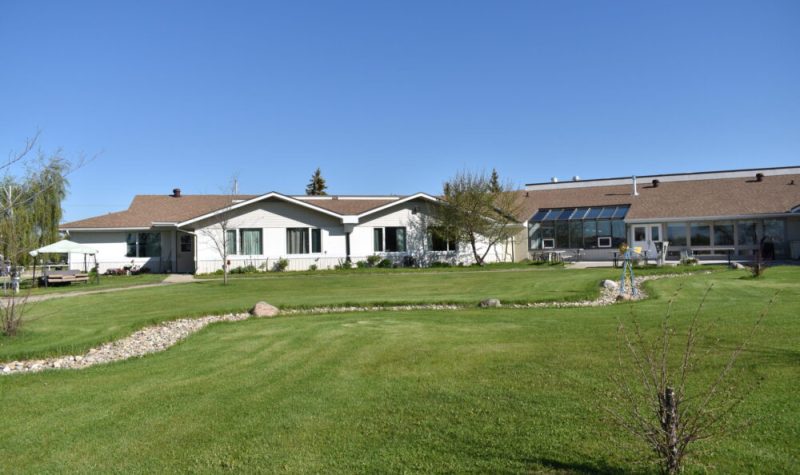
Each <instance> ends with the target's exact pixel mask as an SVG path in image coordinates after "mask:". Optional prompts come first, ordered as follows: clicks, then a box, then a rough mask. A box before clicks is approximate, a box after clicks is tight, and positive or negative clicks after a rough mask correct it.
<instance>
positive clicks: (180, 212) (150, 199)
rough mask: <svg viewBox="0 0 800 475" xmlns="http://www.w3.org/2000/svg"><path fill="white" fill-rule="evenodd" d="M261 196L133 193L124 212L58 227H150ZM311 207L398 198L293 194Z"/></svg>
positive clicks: (360, 207) (360, 209)
mask: <svg viewBox="0 0 800 475" xmlns="http://www.w3.org/2000/svg"><path fill="white" fill-rule="evenodd" d="M258 196H260V195H237V196H233V197H231V196H230V195H182V196H181V197H179V198H175V197H172V196H169V195H136V196H135V197H134V198H133V201H132V202H131V204H130V206H129V207H128V209H127V210H125V211H119V212H116V213H108V214H105V215H102V216H95V217H93V218H87V219H82V220H79V221H72V222H69V223H64V224H62V225H61V226H60V229H76V228H95V229H102V228H149V227H150V226H152V224H153V223H175V222H182V221H187V220H189V219H192V218H196V217H198V216H202V215H204V214H207V213H211V212H213V211H215V210H219V209H222V208H224V207H225V206H227V205H228V204H229V203H230V200H231V199H234V200H249V199H252V198H256V197H258ZM293 198H296V199H299V200H301V201H303V202H305V203H308V204H310V205H312V206H316V207H318V208H321V209H325V210H327V211H332V212H334V213H337V214H341V215H351V214H361V213H364V212H366V211H369V210H371V209H375V208H378V207H381V206H384V205H387V204H390V203H394V202H396V201H397V200H398V198H394V197H392V198H378V197H376V198H358V199H354V198H337V199H309V198H307V197H302V196H301V197H293Z"/></svg>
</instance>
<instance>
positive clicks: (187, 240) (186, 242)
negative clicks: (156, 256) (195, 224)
mask: <svg viewBox="0 0 800 475" xmlns="http://www.w3.org/2000/svg"><path fill="white" fill-rule="evenodd" d="M193 242H194V239H192V235H191V234H181V252H192V243H193Z"/></svg>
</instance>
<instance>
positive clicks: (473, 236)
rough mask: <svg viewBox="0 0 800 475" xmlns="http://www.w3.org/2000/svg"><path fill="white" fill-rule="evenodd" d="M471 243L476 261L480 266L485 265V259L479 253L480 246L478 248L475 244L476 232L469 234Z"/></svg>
mask: <svg viewBox="0 0 800 475" xmlns="http://www.w3.org/2000/svg"><path fill="white" fill-rule="evenodd" d="M469 244H470V246H472V255H473V256H474V257H475V263H476V264H478V265H479V266H482V265H483V259H482V258H481V256H480V255H478V248H477V245H476V244H475V235H474V234H470V235H469Z"/></svg>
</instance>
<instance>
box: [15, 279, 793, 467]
mask: <svg viewBox="0 0 800 475" xmlns="http://www.w3.org/2000/svg"><path fill="white" fill-rule="evenodd" d="M571 272H577V273H582V272H583V271H571ZM588 275H589V277H588V278H587V280H592V281H594V280H597V276H596V275H594V274H592V273H589V274H588ZM536 276H537V277H538V278H540V279H544V280H550V279H553V278H557V277H559V276H560V274H558V273H552V274H536ZM518 277H522V276H518ZM530 277H531V278H533V276H530ZM494 278H495V276H494V275H493V276H492V277H491V279H494ZM573 278H577V276H574V277H573ZM287 282H288V280H287ZM323 282H324V281H320V289H315V291H314V293H313V294H312V295H310V297H315V296H316V295H317V294H318V292H321V291H322V289H321V287H327V285H323ZM354 282H355V281H354ZM488 282H489V280H487V281H485V282H484V285H491V284H489V283H488ZM709 282H714V284H715V289H714V291H713V292H712V293H711V295H710V297H709V299H708V302H707V304H706V311H705V312H704V313H703V322H704V324H705V323H706V322H714V323H715V327H714V330H713V332H714V333H713V334H712V335H707V337H708V338H704V339H703V340H704V341H706V340H710V339H714V338H719V341H720V344H721V345H722V346H723V348H732V347H734V346H735V345H736V343H738V342H739V341H740V340H741V339H742V338H743V335H744V334H745V333H746V332H747V331H748V329H749V328H750V326H751V325H752V322H753V321H754V319H755V315H756V314H757V312H758V311H760V310H761V308H762V307H763V306H764V304H765V303H766V302H767V301H768V300H769V298H770V297H771V296H772V294H773V293H774V291H775V290H778V289H780V290H782V294H781V295H780V296H779V298H778V301H777V303H776V304H775V305H774V306H773V308H772V309H771V312H770V315H769V317H768V319H767V320H766V321H765V323H764V325H763V326H762V328H761V331H760V332H759V333H758V334H757V336H756V338H755V340H754V341H753V343H752V345H751V346H750V349H749V350H748V351H746V352H745V353H744V354H743V356H742V357H741V359H740V364H739V365H738V366H737V373H736V374H735V378H734V379H735V380H736V381H739V382H742V383H745V384H747V385H748V387H749V384H750V383H753V382H759V384H758V385H757V386H756V387H755V389H754V390H752V391H750V394H749V397H748V398H747V400H746V401H745V403H744V404H743V405H742V406H741V407H740V411H739V412H738V413H737V416H736V418H735V421H734V422H735V423H736V424H737V427H738V428H737V430H734V431H732V432H731V433H730V434H729V435H728V436H727V437H726V438H724V439H720V440H716V441H713V442H709V443H705V444H703V445H701V446H700V448H701V449H702V450H701V451H700V453H698V454H697V455H696V457H695V458H694V459H692V461H691V465H690V472H692V473H695V472H701V471H709V472H714V473H741V472H745V473H746V472H760V473H791V472H794V471H796V470H797V464H798V461H799V457H800V448H799V447H800V446H798V444H797V440H800V418H798V417H797V414H798V413H800V402H799V400H798V398H797V388H796V386H797V381H800V345H799V344H798V335H800V321H798V319H797V303H798V302H800V285H798V283H799V282H800V269H799V268H779V269H770V270H769V271H768V272H767V274H766V276H765V277H764V278H762V279H758V280H754V279H751V278H749V277H747V274H746V273H744V272H733V271H730V272H718V273H714V274H711V275H703V276H688V277H681V278H677V279H669V280H660V281H656V282H652V283H650V284H649V285H648V290H649V292H650V295H651V296H652V298H651V299H649V300H647V301H643V302H638V303H633V304H624V305H617V306H611V307H602V308H572V309H531V310H509V309H487V310H479V309H469V310H459V311H439V312H433V311H416V312H376V313H371V314H364V313H360V314H339V315H327V316H322V315H316V316H311V315H309V316H295V317H283V318H276V319H262V320H248V321H245V322H239V323H223V324H216V325H213V326H211V327H208V328H206V329H205V330H203V331H202V332H200V333H198V334H196V335H194V336H192V337H191V338H189V339H188V340H186V341H184V342H182V343H181V344H179V345H177V346H176V347H174V348H172V349H170V350H168V351H166V352H163V353H159V354H156V355H151V356H148V357H145V358H141V359H136V360H131V361H127V362H122V363H117V364H112V365H106V366H99V367H94V368H90V369H88V370H82V371H60V372H49V373H41V374H35V375H17V376H10V377H3V378H0V404H2V407H3V409H4V411H3V413H4V416H3V424H2V425H0V440H3V441H4V443H3V444H0V472H28V473H41V472H64V471H69V472H140V473H145V472H224V471H241V472H338V473H353V472H361V473H363V472H495V473H497V472H501V473H508V472H541V471H545V472H561V471H563V472H570V473H590V472H631V471H641V470H642V467H641V466H640V465H638V464H637V462H636V458H635V456H634V455H632V454H631V453H630V452H628V451H626V450H622V449H621V448H622V447H627V446H629V445H631V444H632V442H631V441H630V440H629V439H628V438H627V437H625V436H622V435H620V434H619V432H617V431H614V430H612V429H611V428H610V427H609V426H608V424H607V423H606V421H605V420H604V417H603V415H602V411H600V410H599V408H598V406H602V401H603V400H604V395H605V394H606V393H607V392H608V391H609V390H610V389H611V387H610V384H609V382H608V378H607V375H608V374H609V372H611V371H613V368H614V365H615V357H616V355H615V351H614V348H615V341H614V340H615V328H616V325H617V317H618V316H620V317H622V318H626V316H627V315H628V313H629V311H630V310H631V309H632V308H633V309H635V310H636V312H637V313H638V315H639V316H640V318H641V319H642V320H643V322H644V323H643V325H644V327H645V328H646V329H648V330H654V329H656V327H657V325H658V323H659V321H660V320H659V317H660V316H661V314H662V312H663V309H664V306H665V300H664V299H665V297H666V296H668V295H672V294H673V292H674V290H675V289H676V288H677V287H678V286H682V287H683V290H682V293H681V294H680V296H679V300H678V302H677V303H676V304H675V306H674V308H675V313H674V317H673V318H674V321H675V322H676V324H678V325H679V326H681V325H685V323H686V322H687V320H688V318H689V317H690V315H691V312H692V311H693V310H694V309H695V307H696V303H697V300H698V298H699V296H700V295H701V294H702V292H703V291H704V289H705V288H706V286H707V285H708V283H709ZM358 283H359V285H360V284H361V282H360V281H359V282H358ZM198 288H202V289H206V288H208V289H214V287H213V286H211V287H198ZM501 288H502V286H498V287H497V288H496V289H498V290H499V289H501ZM170 289H173V291H179V290H180V291H189V290H182V289H183V287H174V288H173V287H171V288H170ZM157 290H158V291H159V292H160V291H162V289H157ZM212 291H213V290H212ZM137 292H138V291H137ZM141 292H142V295H143V296H144V295H149V296H150V298H151V299H152V296H153V295H159V294H158V292H156V293H155V294H152V293H151V292H154V291H153V290H150V291H147V292H145V291H141ZM387 292H388V290H387ZM450 292H451V293H453V297H452V298H458V294H457V293H456V292H455V291H453V290H452V289H451V290H450ZM465 292H466V291H465ZM399 293H400V292H398V294H399ZM271 295H276V296H277V295H280V294H279V293H273V294H271ZM333 295H335V294H329V296H328V297H329V298H330V297H331V296H333ZM121 296H122V295H121V294H118V295H114V296H113V300H116V299H118V298H119V297H121ZM481 296H482V295H481ZM478 297H480V296H479V295H473V298H474V299H477V298H478ZM92 298H95V297H92ZM109 298H110V299H112V298H111V297H110V296H109ZM184 298H186V297H184ZM299 298H300V297H299V296H291V295H285V296H284V297H283V299H284V301H285V302H289V303H295V304H296V303H297V301H298V300H297V299H299ZM75 300H76V302H77V301H78V300H79V299H78V298H76V299H75ZM80 300H83V301H85V302H88V300H87V299H84V298H80ZM93 302H94V303H95V304H97V303H98V302H95V301H93ZM172 302H173V303H172V306H173V307H174V308H175V309H178V308H183V307H186V306H188V305H189V302H188V301H186V300H184V299H183V298H180V299H177V298H176V299H174V300H173V301H172ZM210 302H216V299H215V298H210V299H209V300H208V301H206V304H208V303H210ZM63 303H66V301H64V302H63ZM108 305H109V310H110V307H111V306H113V305H112V304H108ZM117 309H118V310H125V309H126V307H125V306H124V305H123V306H118V307H117ZM107 319H108V321H115V320H117V319H118V317H117V316H116V314H108V315H107ZM75 323H76V324H78V323H79V322H78V321H76V322H75ZM65 331H66V329H65ZM712 337H713V338H712ZM723 361H724V358H722V357H719V356H717V355H716V353H711V355H710V356H709V357H708V359H707V360H705V363H704V364H703V365H700V367H699V369H698V373H697V376H698V378H699V380H700V381H707V380H709V378H711V377H712V376H713V375H715V374H716V369H715V367H716V366H718V365H720V364H722V363H723Z"/></svg>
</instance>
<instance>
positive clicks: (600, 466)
mask: <svg viewBox="0 0 800 475" xmlns="http://www.w3.org/2000/svg"><path fill="white" fill-rule="evenodd" d="M520 462H522V463H523V464H525V465H526V466H528V467H530V468H538V467H545V468H546V469H548V471H550V470H552V471H555V472H565V473H585V474H589V473H605V474H622V473H638V472H635V471H633V472H632V471H631V469H630V468H625V469H623V468H621V467H615V466H612V465H609V464H607V463H606V462H604V461H600V460H594V461H587V462H564V461H561V460H554V459H551V458H546V457H542V458H524V459H522V460H520Z"/></svg>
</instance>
